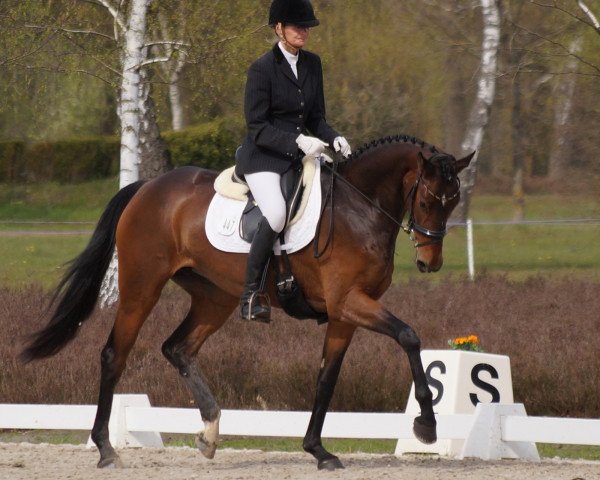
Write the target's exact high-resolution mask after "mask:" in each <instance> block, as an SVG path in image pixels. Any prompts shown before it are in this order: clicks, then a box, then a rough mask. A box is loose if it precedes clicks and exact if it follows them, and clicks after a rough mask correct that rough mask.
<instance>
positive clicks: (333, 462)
mask: <svg viewBox="0 0 600 480" xmlns="http://www.w3.org/2000/svg"><path fill="white" fill-rule="evenodd" d="M317 468H318V469H319V470H327V471H330V472H331V471H333V470H338V469H340V468H344V465H343V464H342V462H340V459H339V458H337V457H334V456H333V455H332V456H331V457H329V458H326V459H324V460H319V463H318V465H317Z"/></svg>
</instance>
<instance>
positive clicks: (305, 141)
mask: <svg viewBox="0 0 600 480" xmlns="http://www.w3.org/2000/svg"><path fill="white" fill-rule="evenodd" d="M296 143H297V144H298V148H299V149H300V150H302V151H303V152H304V153H305V154H306V155H312V156H315V157H316V156H317V155H321V154H322V153H323V151H324V150H325V147H328V146H329V144H328V143H325V142H323V141H322V140H319V139H318V138H315V137H307V136H306V135H302V134H300V135H298V138H297V139H296Z"/></svg>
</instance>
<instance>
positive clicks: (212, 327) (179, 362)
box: [162, 274, 238, 458]
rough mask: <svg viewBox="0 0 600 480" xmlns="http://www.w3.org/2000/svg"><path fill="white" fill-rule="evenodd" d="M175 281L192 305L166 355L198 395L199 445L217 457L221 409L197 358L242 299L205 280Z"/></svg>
mask: <svg viewBox="0 0 600 480" xmlns="http://www.w3.org/2000/svg"><path fill="white" fill-rule="evenodd" d="M192 275H194V274H192ZM175 281H177V283H179V284H180V285H181V286H182V287H183V288H185V289H186V290H187V291H188V293H190V295H191V296H192V304H191V307H190V310H189V312H188V314H187V316H186V317H185V319H184V320H183V322H182V323H181V325H179V327H178V328H177V329H176V330H175V331H174V332H173V334H172V335H171V336H170V337H169V338H168V339H167V340H166V341H165V343H164V344H163V346H162V352H163V354H164V356H165V357H166V358H167V360H169V362H170V363H171V364H172V365H173V366H174V367H175V368H176V369H177V370H178V371H179V374H180V375H181V376H182V377H183V380H184V381H185V383H186V384H187V386H188V388H189V389H190V391H191V392H192V395H193V396H194V399H195V401H196V404H197V405H198V408H199V409H200V415H201V416H202V420H203V421H204V431H203V432H200V433H199V434H198V437H197V441H196V443H197V445H198V448H199V449H200V451H201V452H202V454H203V455H204V456H205V457H207V458H213V457H214V455H215V451H216V448H217V441H218V437H219V418H220V416H221V410H220V408H219V406H218V405H217V402H216V400H215V398H214V396H213V394H212V392H211V391H210V389H209V387H208V385H206V382H205V381H204V379H203V378H202V375H201V373H200V372H199V371H198V369H197V367H196V365H195V364H194V362H193V358H194V357H195V356H196V354H197V353H198V350H199V349H200V347H201V346H202V344H203V343H204V342H205V341H206V339H207V338H208V337H209V336H210V335H212V334H213V333H214V332H216V331H217V330H218V329H219V328H221V326H222V325H223V324H224V323H225V321H226V320H227V318H228V317H229V316H230V315H231V313H232V312H233V311H234V310H235V308H236V306H237V302H238V299H237V297H233V296H231V295H229V294H228V293H226V292H224V291H222V290H220V289H218V288H217V287H216V286H214V285H213V284H211V283H209V282H208V281H206V280H204V279H202V278H201V277H196V278H191V277H187V278H182V277H181V276H179V277H176V278H175Z"/></svg>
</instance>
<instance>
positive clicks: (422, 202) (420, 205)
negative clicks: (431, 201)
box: [419, 200, 427, 210]
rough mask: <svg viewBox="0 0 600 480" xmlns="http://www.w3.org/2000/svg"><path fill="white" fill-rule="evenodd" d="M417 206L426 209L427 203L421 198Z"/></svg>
mask: <svg viewBox="0 0 600 480" xmlns="http://www.w3.org/2000/svg"><path fill="white" fill-rule="evenodd" d="M419 207H421V208H422V209H423V210H427V204H426V203H425V202H424V201H423V200H421V201H420V202H419Z"/></svg>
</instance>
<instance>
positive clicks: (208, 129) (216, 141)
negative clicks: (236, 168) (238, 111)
mask: <svg viewBox="0 0 600 480" xmlns="http://www.w3.org/2000/svg"><path fill="white" fill-rule="evenodd" d="M162 137H163V139H164V140H165V142H166V143H167V148H168V149H169V152H170V154H171V163H172V164H173V166H174V167H181V166H184V165H196V166H199V167H205V168H210V169H212V170H224V169H225V168H227V167H230V166H231V165H233V164H234V162H235V159H234V155H235V150H236V148H237V147H238V146H239V145H240V143H241V141H242V137H243V126H242V124H241V122H240V121H238V120H236V119H231V118H227V119H218V120H214V121H212V122H208V123H203V124H201V125H197V126H194V127H189V128H186V129H185V130H180V131H177V132H175V131H170V132H165V133H163V135H162Z"/></svg>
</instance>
